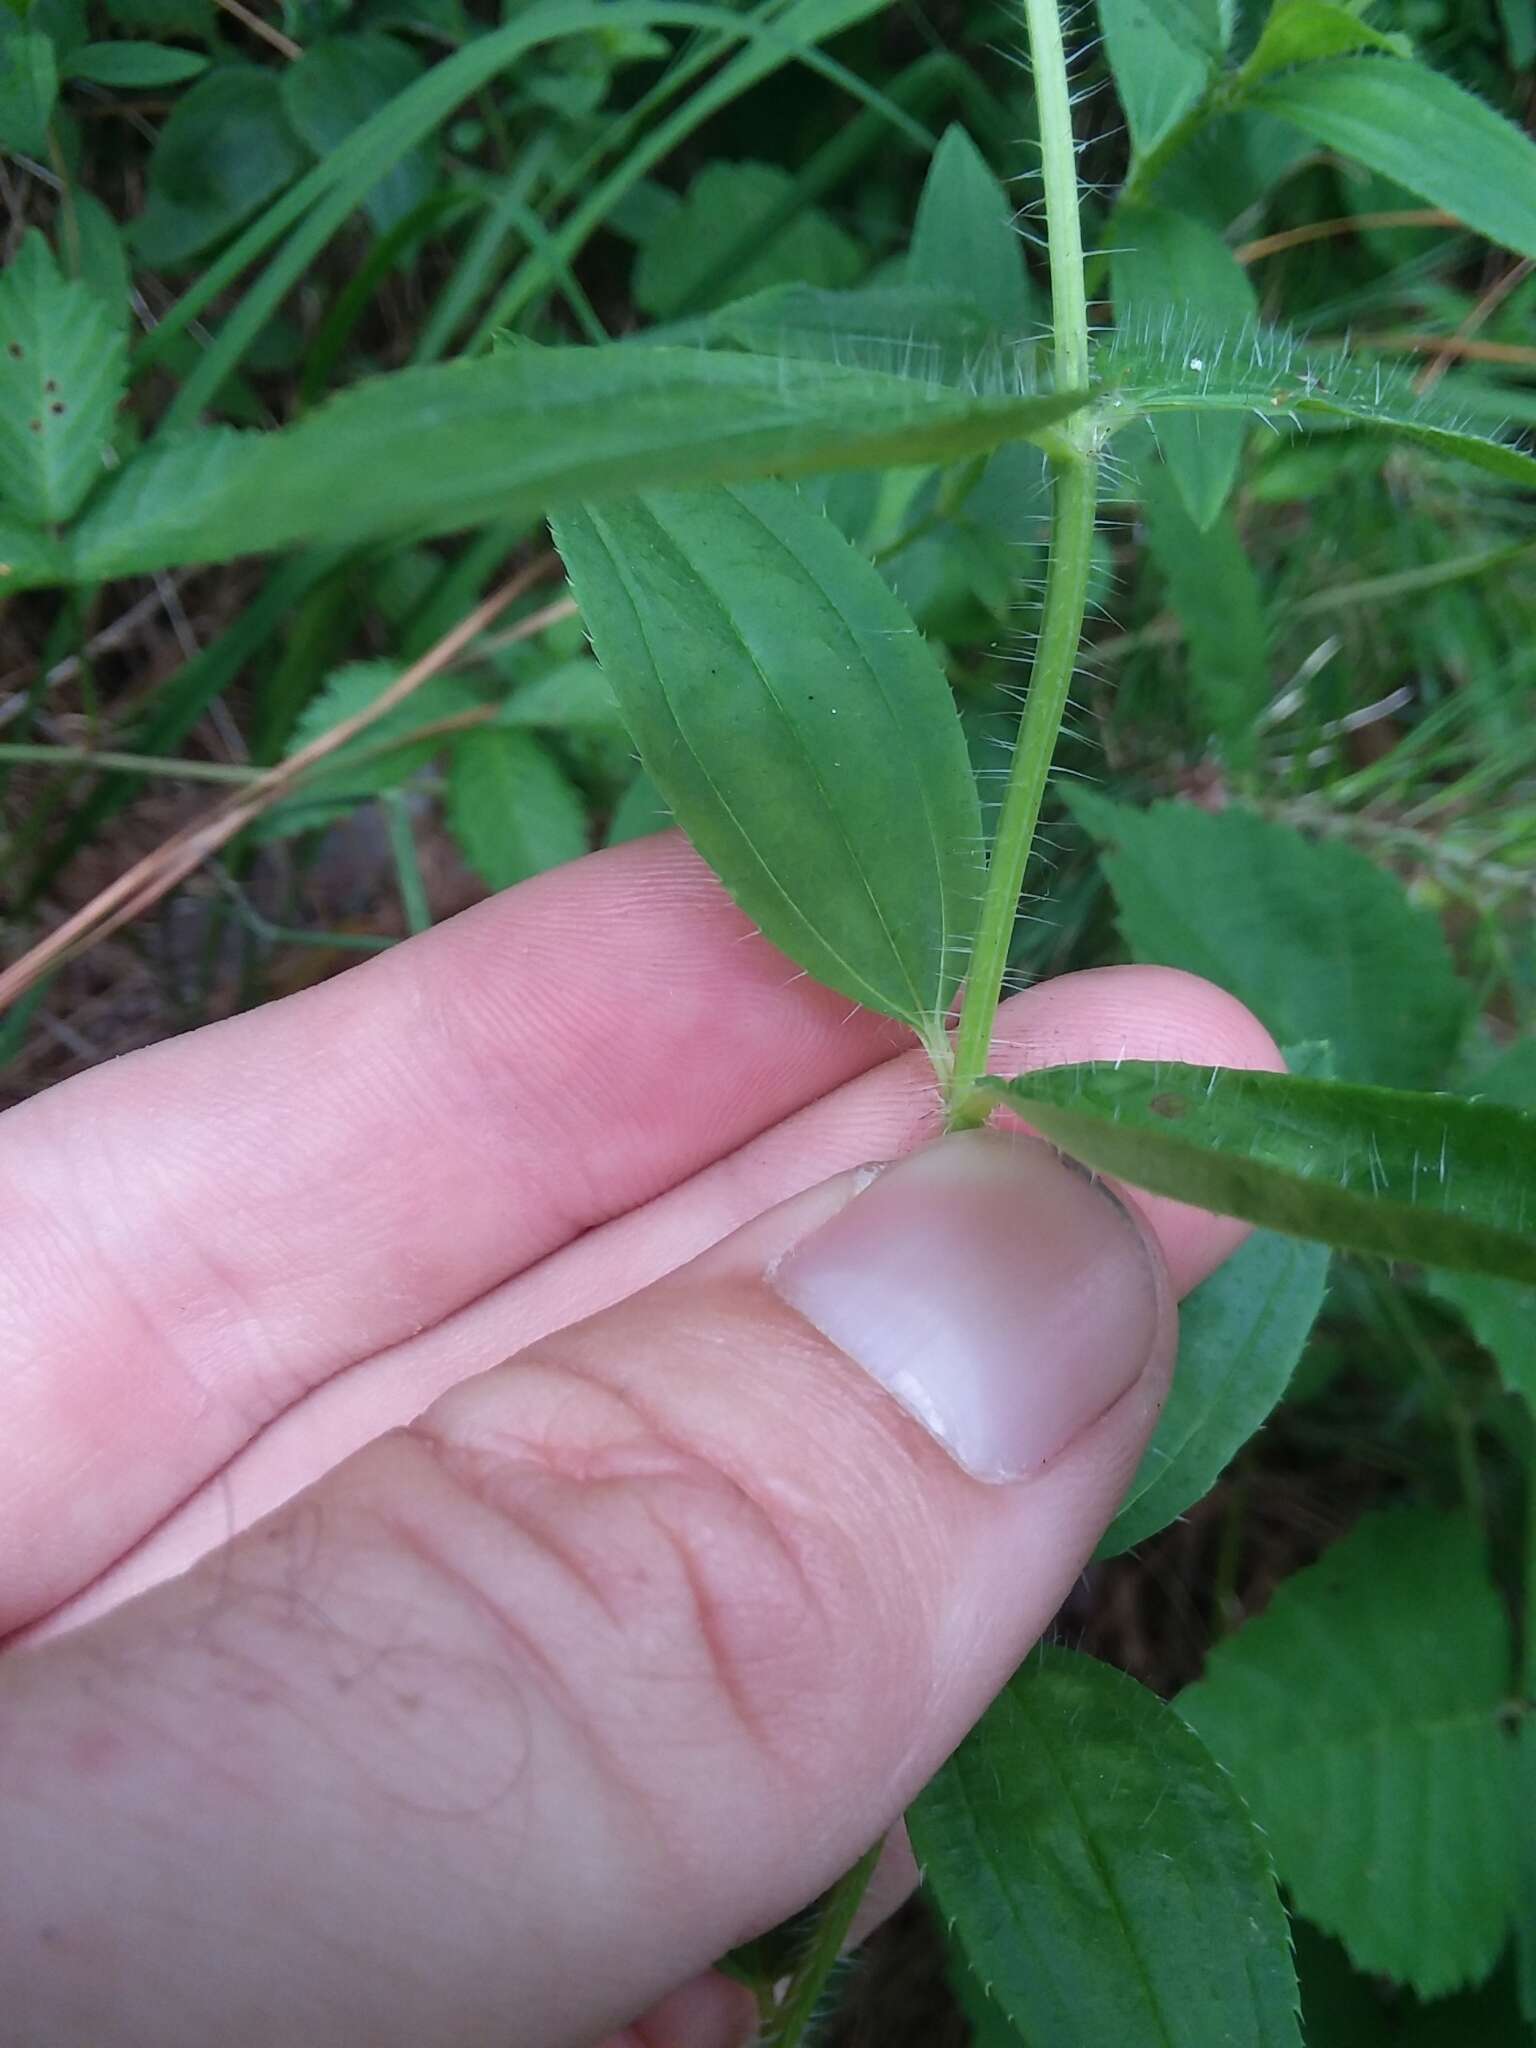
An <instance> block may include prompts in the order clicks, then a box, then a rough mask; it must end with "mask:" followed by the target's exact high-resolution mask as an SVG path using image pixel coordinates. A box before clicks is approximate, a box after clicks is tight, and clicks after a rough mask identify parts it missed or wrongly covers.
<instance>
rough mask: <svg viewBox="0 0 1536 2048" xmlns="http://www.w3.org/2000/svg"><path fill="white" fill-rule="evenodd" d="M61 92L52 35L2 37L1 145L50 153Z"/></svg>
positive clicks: (32, 153)
mask: <svg viewBox="0 0 1536 2048" xmlns="http://www.w3.org/2000/svg"><path fill="white" fill-rule="evenodd" d="M58 96H59V72H58V63H57V60H56V59H55V57H54V53H53V42H52V39H51V38H50V37H48V36H40V35H15V36H7V37H5V38H4V40H3V41H0V149H16V150H21V151H22V152H24V153H25V154H26V155H28V156H40V157H44V158H46V157H47V155H48V123H49V121H50V120H51V119H52V118H53V103H54V101H55V100H56V99H57V98H58Z"/></svg>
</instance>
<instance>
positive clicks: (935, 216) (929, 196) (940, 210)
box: [907, 122, 1034, 334]
mask: <svg viewBox="0 0 1536 2048" xmlns="http://www.w3.org/2000/svg"><path fill="white" fill-rule="evenodd" d="M1013 215H1014V208H1013V205H1012V202H1011V201H1010V200H1009V197H1008V195H1007V193H1006V192H1005V191H1004V190H1003V188H1002V186H1001V185H999V183H998V182H997V180H996V178H994V177H993V175H992V172H991V170H990V169H989V168H988V166H987V162H986V159H985V158H984V157H983V156H982V154H981V152H980V150H979V149H977V147H976V145H975V143H974V142H972V140H971V138H970V136H969V135H967V134H966V132H965V130H964V129H963V128H962V127H961V126H960V125H959V123H958V122H957V123H955V124H954V125H953V126H952V127H949V128H947V129H945V131H944V135H943V138H942V139H941V141H940V143H939V146H938V148H937V149H936V150H935V151H934V153H933V163H932V165H931V166H930V168H929V171H928V176H927V179H926V181H925V182H924V185H923V191H922V197H921V198H920V199H919V201H918V205H917V221H916V224H915V225H914V227H913V230H912V250H911V254H910V255H909V256H908V258H907V277H908V280H909V281H910V282H911V283H912V284H914V285H919V286H921V285H927V286H928V287H930V288H931V289H933V290H936V291H939V292H941V293H943V294H945V295H954V296H957V297H960V298H972V299H975V300H976V301H977V303H978V304H979V305H981V306H982V307H983V308H984V309H985V311H986V314H987V317H988V318H989V319H990V320H991V321H992V322H993V324H994V325H995V326H996V327H998V328H999V329H1000V330H1001V331H1002V332H1003V333H1005V334H1018V333H1019V332H1021V330H1022V329H1023V328H1025V327H1026V326H1028V324H1029V322H1030V319H1031V318H1032V316H1033V311H1034V309H1033V305H1032V294H1031V292H1030V289H1029V280H1028V278H1027V277H1026V275H1025V270H1024V251H1023V246H1022V244H1021V243H1020V241H1019V237H1018V233H1017V231H1016V230H1015V228H1014V225H1013Z"/></svg>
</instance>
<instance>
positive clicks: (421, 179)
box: [282, 32, 432, 234]
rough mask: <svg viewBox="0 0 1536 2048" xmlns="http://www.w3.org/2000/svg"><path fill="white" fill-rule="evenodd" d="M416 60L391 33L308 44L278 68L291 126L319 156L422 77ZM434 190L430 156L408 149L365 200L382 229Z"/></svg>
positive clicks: (369, 212)
mask: <svg viewBox="0 0 1536 2048" xmlns="http://www.w3.org/2000/svg"><path fill="white" fill-rule="evenodd" d="M421 71H422V66H421V60H420V59H419V58H418V57H417V55H416V53H415V51H414V50H411V49H409V48H408V47H407V46H406V44H404V43H402V42H400V41H399V40H398V38H397V37H395V36H386V35H380V34H377V33H374V32H369V33H366V34H363V35H350V36H331V37H328V38H326V39H325V40H324V41H321V42H317V43H314V44H312V45H311V46H310V47H309V48H308V49H307V50H306V51H305V53H304V55H303V56H302V57H301V58H300V59H299V61H298V63H297V64H290V65H289V66H288V68H287V69H286V70H285V71H284V72H283V73H282V95H283V107H284V109H285V111H286V112H287V115H288V119H289V121H290V122H291V123H292V124H293V129H294V132H295V133H296V134H297V135H299V136H300V137H302V139H303V140H304V141H305V142H306V143H307V144H308V145H309V147H310V149H311V150H312V151H313V152H314V154H315V156H316V157H317V158H319V159H320V160H321V161H324V159H325V158H327V157H328V156H330V155H331V153H332V152H333V151H334V150H336V149H338V148H340V146H341V144H342V143H343V142H345V141H346V139H347V137H348V136H349V135H351V134H352V133H353V131H354V130H355V129H358V128H361V127H362V125H363V123H364V122H365V121H367V120H368V119H369V118H370V117H371V116H372V115H374V114H376V113H378V111H379V109H380V108H381V107H384V106H386V105H387V104H388V103H389V102H390V101H391V100H392V99H394V98H395V97H396V96H397V95H398V94H400V93H402V92H404V91H405V89H406V87H407V86H409V85H414V84H415V82H416V80H417V79H418V78H419V77H420V76H421ZM431 189H432V162H431V159H430V158H429V157H428V156H426V155H425V154H424V152H423V151H421V150H419V149H416V150H410V151H408V152H407V153H406V154H405V155H403V156H402V157H401V158H400V159H399V161H398V162H397V163H396V164H395V166H394V168H393V169H392V170H390V171H388V172H386V173H385V175H384V176H383V177H382V178H381V179H380V180H379V182H378V184H377V185H375V186H374V187H373V189H372V191H371V192H369V193H368V194H367V195H366V196H365V197H364V199H363V202H362V204H363V208H364V211H365V212H366V213H367V215H368V217H369V219H370V220H371V221H372V222H373V224H374V226H375V227H376V228H377V229H378V230H379V232H380V234H387V233H388V232H389V230H390V229H391V228H392V227H394V226H395V224H396V223H397V222H398V221H402V220H404V218H405V217H406V215H407V214H408V213H410V212H411V211H412V210H413V209H414V208H415V207H417V206H419V205H420V204H421V202H422V200H423V199H425V198H426V197H427V194H428V193H429V192H430V191H431Z"/></svg>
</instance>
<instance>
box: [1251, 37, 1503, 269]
mask: <svg viewBox="0 0 1536 2048" xmlns="http://www.w3.org/2000/svg"><path fill="white" fill-rule="evenodd" d="M1249 104H1251V105H1253V106H1257V107H1262V108H1264V109H1266V110H1267V111H1268V112H1269V113H1272V114H1278V115H1279V116H1280V117H1281V118H1282V119H1283V120H1286V121H1290V122H1292V123H1293V124H1294V125H1295V126H1296V127H1298V128H1300V129H1302V130H1304V131H1305V133H1306V134H1308V135H1310V136H1312V137H1313V139H1314V140H1315V141H1318V142H1321V143H1324V144H1325V145H1326V146H1327V147H1328V148H1329V149H1336V150H1338V151H1339V152H1340V153H1341V154H1342V155H1344V156H1352V157H1354V158H1355V159H1356V160H1357V161H1358V162H1360V163H1362V164H1365V165H1366V166H1367V167H1368V168H1369V169H1370V170H1373V171H1378V172H1379V173H1380V174H1381V176H1382V177H1384V178H1391V179H1392V180H1393V181H1394V183H1396V184H1399V185H1406V186H1407V188H1408V190H1409V191H1410V192H1418V193H1422V195H1423V196H1424V198H1426V199H1427V200H1428V201H1429V202H1430V204H1431V205H1432V206H1440V207H1443V208H1444V209H1445V210H1446V212H1447V213H1454V214H1455V216H1456V218H1457V219H1458V220H1461V221H1465V222H1466V224H1467V226H1468V227H1469V228H1471V229H1472V230H1473V231H1474V232H1475V233H1477V234H1479V235H1486V236H1487V238H1488V240H1489V241H1490V242H1502V243H1503V244H1504V245H1505V246H1506V247H1507V248H1510V249H1516V250H1518V251H1519V252H1520V254H1521V255H1522V256H1536V143H1533V142H1532V141H1531V140H1530V138H1529V136H1527V135H1524V134H1522V133H1521V131H1520V130H1519V129H1518V128H1516V127H1515V126H1514V125H1513V124H1512V123H1511V122H1509V121H1506V120H1505V119H1504V118H1503V117H1502V115H1499V114H1496V113H1495V112H1494V111H1493V109H1492V108H1491V107H1485V106H1484V105H1483V103H1482V101H1481V100H1478V99H1474V98H1473V96H1472V94H1471V93H1469V92H1467V91H1465V90H1464V89H1463V88H1462V87H1461V86H1459V85H1457V84H1455V83H1454V81H1453V80H1451V79H1449V78H1445V77H1443V76H1442V75H1441V74H1440V73H1439V72H1438V71H1431V70H1429V69H1428V68H1427V67H1426V66H1425V65H1423V64H1413V63H1408V62H1406V61H1405V60H1403V59H1401V58H1396V57H1379V56H1378V57H1369V56H1368V57H1336V58H1333V59H1331V60H1330V61H1328V62H1326V63H1322V64H1309V65H1307V66H1306V67H1305V68H1304V69H1302V70H1300V71H1288V72H1286V73H1284V74H1283V76H1281V77H1278V78H1271V79H1267V80H1265V81H1264V82H1263V83H1262V84H1261V85H1259V86H1258V87H1257V88H1256V89H1255V90H1254V92H1253V93H1252V94H1251V95H1250V96H1249Z"/></svg>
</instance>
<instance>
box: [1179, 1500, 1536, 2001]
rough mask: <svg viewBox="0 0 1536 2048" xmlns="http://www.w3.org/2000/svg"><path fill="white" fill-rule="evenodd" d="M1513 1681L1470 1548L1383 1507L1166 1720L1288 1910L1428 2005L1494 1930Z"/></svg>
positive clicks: (1492, 1940) (1505, 1882) (1508, 1857)
mask: <svg viewBox="0 0 1536 2048" xmlns="http://www.w3.org/2000/svg"><path fill="white" fill-rule="evenodd" d="M1509 1684H1510V1644H1509V1628H1508V1623H1507V1622H1506V1620H1505V1616H1504V1610H1503V1607H1502V1605H1501V1603H1500V1601H1499V1599H1498V1597H1497V1595H1496V1594H1495V1592H1494V1590H1493V1588H1492V1587H1491V1586H1490V1585H1489V1584H1488V1581H1487V1579H1486V1577H1485V1576H1484V1572H1483V1567H1482V1561H1481V1556H1480V1545H1479V1542H1478V1538H1477V1534H1476V1532H1475V1531H1474V1530H1473V1529H1472V1527H1471V1526H1470V1525H1469V1524H1468V1523H1467V1522H1466V1521H1464V1520H1462V1519H1460V1518H1457V1517H1451V1516H1444V1515H1436V1514H1428V1513H1424V1512H1420V1511H1409V1512H1403V1511H1398V1512H1393V1513H1386V1514H1376V1515H1370V1516H1367V1518H1366V1519H1365V1520H1364V1521H1363V1522H1361V1523H1360V1525H1359V1526H1358V1527H1357V1528H1356V1529H1355V1530H1354V1531H1353V1533H1352V1534H1350V1535H1349V1536H1347V1537H1345V1539H1344V1540H1343V1541H1342V1542H1341V1543H1336V1544H1335V1545H1334V1546H1333V1548H1332V1549H1331V1550H1329V1551H1328V1552H1326V1554H1325V1555H1324V1556H1323V1558H1322V1559H1321V1561H1320V1562H1319V1563H1317V1564H1315V1565H1312V1566H1311V1567H1309V1568H1308V1569H1307V1570H1306V1571H1302V1572H1298V1573H1297V1574H1296V1576H1295V1577H1294V1578H1291V1579H1288V1580H1287V1581H1286V1582H1285V1583H1284V1584H1283V1585H1282V1586H1281V1587H1280V1589H1279V1591H1278V1592H1277V1593H1276V1594H1275V1596H1274V1599H1273V1600H1272V1601H1271V1603H1270V1605H1269V1607H1268V1608H1267V1609H1266V1610H1265V1612H1264V1613H1263V1614H1262V1615H1260V1617H1259V1618H1258V1620H1256V1621H1251V1622H1249V1623H1248V1625H1247V1626H1246V1627H1245V1628H1244V1629H1242V1630H1241V1631H1240V1632H1239V1633H1238V1634H1237V1635H1236V1636H1235V1637H1233V1638H1231V1639H1230V1640H1229V1641H1227V1642H1225V1643H1222V1644H1221V1645H1219V1646H1218V1647H1217V1648H1216V1649H1215V1650H1213V1651H1212V1653H1211V1657H1210V1661H1209V1663H1208V1665H1207V1667H1206V1675H1205V1677H1204V1678H1203V1679H1202V1680H1201V1682H1200V1683H1199V1684H1198V1685H1195V1686H1192V1687H1191V1688H1190V1689H1189V1690H1188V1691H1186V1692H1185V1693H1183V1694H1182V1695H1181V1696H1180V1699H1179V1702H1178V1705H1179V1710H1180V1712H1181V1713H1183V1714H1184V1715H1185V1716H1186V1717H1187V1718H1188V1720H1189V1721H1190V1722H1191V1723H1192V1724H1193V1726H1194V1727H1195V1729H1196V1730H1197V1732H1198V1733H1199V1734H1200V1735H1202V1736H1203V1737H1204V1739H1205V1740H1206V1741H1207V1742H1208V1743H1209V1744H1210V1746H1211V1748H1212V1749H1213V1750H1214V1751H1215V1753H1216V1755H1217V1756H1218V1757H1219V1758H1220V1759H1221V1761H1222V1762H1223V1763H1224V1764H1225V1765H1226V1767H1227V1768H1228V1770H1230V1771H1231V1773H1232V1775H1233V1777H1234V1778H1235V1779H1236V1781H1237V1786H1238V1789H1239V1791H1240V1792H1241V1793H1242V1794H1243V1797H1244V1798H1245V1799H1246V1800H1247V1802H1248V1804H1249V1806H1250V1807H1251V1808H1252V1809H1253V1813H1254V1817H1255V1819H1256V1820H1257V1821H1258V1823H1259V1825H1260V1826H1261V1827H1262V1828H1263V1829H1264V1831H1265V1833H1266V1835H1267V1836H1268V1837H1269V1840H1270V1842H1271V1844H1272V1845H1273V1848H1274V1855H1275V1861H1276V1863H1277V1865H1278V1866H1279V1870H1280V1875H1281V1877H1282V1879H1283V1880H1284V1882H1285V1884H1286V1885H1287V1887H1288V1888H1289V1890H1290V1892H1291V1895H1292V1897H1293V1898H1294V1900H1295V1902H1296V1905H1297V1907H1298V1909H1299V1910H1300V1911H1301V1912H1303V1913H1305V1914H1306V1916H1307V1918H1308V1919H1310V1920H1313V1921H1315V1922H1316V1923H1317V1925H1318V1926H1319V1927H1322V1928H1324V1929H1326V1930H1327V1931H1328V1932H1329V1933H1331V1934H1335V1935H1337V1936H1338V1937H1339V1939H1340V1940H1341V1941H1342V1942H1343V1943H1344V1945H1345V1947H1346V1948H1347V1949H1348V1950H1349V1953H1350V1955H1351V1957H1352V1958H1353V1959H1354V1961H1355V1963H1356V1965H1357V1966H1358V1967H1359V1968H1360V1969H1362V1970H1366V1971H1369V1972H1371V1973H1375V1974H1381V1975H1383V1976H1388V1977H1394V1978H1396V1979H1398V1980H1399V1981H1400V1982H1403V1983H1408V1984H1411V1985H1413V1986H1414V1987H1415V1989H1416V1990H1417V1991H1419V1992H1420V1993H1421V1995H1423V1996H1425V1997H1431V1998H1432V1997H1436V1996H1439V1995H1440V1994H1442V1993H1444V1992H1447V1991H1453V1990H1455V1989H1456V1988H1457V1987H1458V1986H1459V1985H1462V1984H1467V1983H1472V1982H1475V1981H1477V1980H1478V1979H1480V1978H1482V1977H1484V1976H1486V1975H1487V1973H1488V1971H1489V1970H1490V1969H1491V1968H1492V1966H1493V1964H1494V1962H1495V1960H1496V1958H1497V1957H1498V1954H1499V1951H1500V1950H1501V1948H1502V1947H1503V1945H1504V1938H1505V1933H1506V1930H1507V1928H1508V1925H1509V1916H1510V1910H1511V1906H1512V1903H1513V1897H1512V1895H1513V1885H1514V1869H1513V1848H1512V1841H1511V1832H1512V1831H1511V1824H1510V1823H1511V1813H1512V1798H1513V1793H1514V1789H1515V1787H1514V1780H1513V1775H1512V1770H1511V1764H1512V1756H1511V1745H1510V1743H1509V1742H1508V1741H1507V1740H1506V1739H1505V1737H1504V1735H1503V1733H1502V1732H1501V1729H1500V1719H1501V1716H1502V1713H1503V1710H1504V1705H1505V1701H1506V1699H1507V1698H1508V1694H1509Z"/></svg>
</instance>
